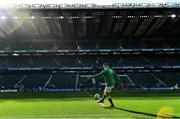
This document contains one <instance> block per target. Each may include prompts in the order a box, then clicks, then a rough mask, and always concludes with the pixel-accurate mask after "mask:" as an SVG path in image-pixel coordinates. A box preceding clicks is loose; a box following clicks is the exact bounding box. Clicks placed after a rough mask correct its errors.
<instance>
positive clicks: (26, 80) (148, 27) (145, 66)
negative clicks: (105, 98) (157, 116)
mask: <svg viewBox="0 0 180 119" xmlns="http://www.w3.org/2000/svg"><path fill="white" fill-rule="evenodd" d="M179 38H180V3H151V4H150V3H122V4H121V3H116V4H112V5H96V4H73V5H71V4H17V5H11V6H9V7H2V8H1V9H0V87H1V92H25V91H29V92H48V94H49V92H59V91H60V92H61V91H63V94H64V91H65V92H66V91H68V93H69V92H76V93H77V92H81V91H84V90H103V87H104V83H103V78H102V79H101V78H100V79H96V80H95V79H92V80H91V79H90V80H89V79H86V78H85V76H86V75H90V74H95V73H98V72H100V71H101V70H102V64H103V63H108V64H109V65H110V67H112V68H113V69H114V70H115V71H116V72H117V73H118V75H119V77H120V80H121V86H120V89H121V90H124V91H144V90H145V91H149V90H156V91H157V90H158V91H159V90H168V91H169V90H170V91H171V90H175V91H179V87H178V85H179V84H180V74H179V72H180V48H179V47H180V41H179ZM3 94H4V93H3ZM13 95H14V94H13ZM0 97H2V98H3V96H2V94H1V95H0ZM15 97H16V96H15ZM136 104H137V103H136ZM134 107H136V106H134ZM0 109H3V108H0ZM121 111H126V110H123V109H121ZM131 112H132V111H131ZM39 113H41V112H39ZM82 113H83V112H82ZM3 114H4V115H6V113H2V115H3ZM52 114H54V113H52ZM177 114H179V113H177ZM0 115H1V112H0ZM7 115H8V114H7ZM12 115H13V114H12ZM12 115H10V116H12ZM14 115H15V114H14ZM25 115H26V114H25ZM27 115H28V113H27ZM27 115H26V116H27ZM42 115H43V114H42ZM54 115H55V114H54ZM114 116H115V115H114ZM150 116H152V115H150ZM55 117H56V116H55Z"/></svg>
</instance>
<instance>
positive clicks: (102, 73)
mask: <svg viewBox="0 0 180 119" xmlns="http://www.w3.org/2000/svg"><path fill="white" fill-rule="evenodd" d="M105 71H106V70H103V71H101V72H100V73H98V74H95V75H92V76H91V78H98V77H102V76H103V75H104V73H105Z"/></svg>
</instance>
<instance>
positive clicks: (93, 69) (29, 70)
mask: <svg viewBox="0 0 180 119" xmlns="http://www.w3.org/2000/svg"><path fill="white" fill-rule="evenodd" d="M112 68H113V69H114V70H115V71H116V72H119V73H124V72H126V73H133V72H136V73H149V72H156V73H158V72H159V73H160V72H180V66H126V67H112ZM101 70H102V68H98V67H61V68H60V67H34V68H29V67H19V68H13V67H11V68H10V67H9V68H0V74H32V73H41V74H48V73H49V74H53V73H70V74H76V73H82V74H87V73H97V72H100V71H101Z"/></svg>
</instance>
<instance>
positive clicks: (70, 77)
mask: <svg viewBox="0 0 180 119" xmlns="http://www.w3.org/2000/svg"><path fill="white" fill-rule="evenodd" d="M75 81H76V75H75V74H54V75H53V77H52V79H51V82H50V83H51V84H53V85H55V88H74V87H75Z"/></svg>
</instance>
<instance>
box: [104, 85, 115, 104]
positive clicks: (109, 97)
mask: <svg viewBox="0 0 180 119" xmlns="http://www.w3.org/2000/svg"><path fill="white" fill-rule="evenodd" d="M112 88H113V86H111V87H107V90H106V96H107V98H108V100H109V102H110V104H111V105H110V107H114V103H113V101H112V97H111V91H112Z"/></svg>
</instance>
